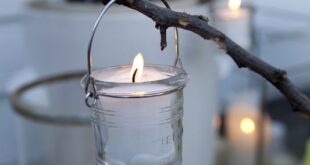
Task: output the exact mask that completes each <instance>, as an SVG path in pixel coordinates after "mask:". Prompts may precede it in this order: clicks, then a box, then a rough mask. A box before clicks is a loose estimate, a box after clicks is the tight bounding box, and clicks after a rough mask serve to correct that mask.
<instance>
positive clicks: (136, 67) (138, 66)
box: [130, 53, 144, 82]
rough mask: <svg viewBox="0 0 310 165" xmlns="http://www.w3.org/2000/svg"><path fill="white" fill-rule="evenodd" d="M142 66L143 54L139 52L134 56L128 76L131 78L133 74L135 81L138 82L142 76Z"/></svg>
mask: <svg viewBox="0 0 310 165" xmlns="http://www.w3.org/2000/svg"><path fill="white" fill-rule="evenodd" d="M143 67H144V59H143V55H142V53H139V54H137V55H136V56H135V58H134V60H133V63H132V68H131V71H130V77H131V78H133V76H135V80H136V82H138V81H139V80H140V79H141V77H142V73H143ZM135 72H136V74H135Z"/></svg>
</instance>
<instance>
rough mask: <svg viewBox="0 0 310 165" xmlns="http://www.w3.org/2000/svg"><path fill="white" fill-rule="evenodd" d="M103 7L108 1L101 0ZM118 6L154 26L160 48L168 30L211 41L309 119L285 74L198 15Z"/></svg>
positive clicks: (305, 103) (142, 1)
mask: <svg viewBox="0 0 310 165" xmlns="http://www.w3.org/2000/svg"><path fill="white" fill-rule="evenodd" d="M102 1H103V3H104V4H106V3H107V2H108V0H102ZM118 4H121V5H124V6H127V7H129V8H131V9H134V10H137V11H139V12H141V13H142V14H144V15H146V16H147V17H149V18H151V19H152V20H153V21H155V22H156V25H157V27H159V30H160V32H161V37H162V40H161V46H162V48H163V46H165V41H166V39H165V37H166V30H167V28H169V27H178V28H182V29H185V30H189V31H192V32H194V33H196V34H198V35H199V36H201V37H202V38H204V39H208V40H213V41H214V42H215V43H216V44H218V45H219V47H220V48H221V49H224V50H225V51H226V53H227V54H228V55H229V56H230V57H231V58H232V59H233V60H234V61H235V63H236V64H237V65H238V66H239V67H240V68H248V69H250V70H252V71H254V72H255V73H257V74H259V75H261V76H262V77H264V78H265V79H266V80H268V81H269V82H270V83H272V84H273V85H274V86H275V87H276V88H277V89H278V90H279V91H280V92H281V93H282V94H283V95H284V96H286V98H287V99H288V101H289V102H290V104H291V106H292V107H293V110H294V111H297V112H300V113H301V114H303V115H304V116H306V117H308V116H309V115H310V100H309V98H308V97H307V96H306V95H304V94H303V93H302V92H300V91H299V90H298V89H297V87H296V86H294V84H293V83H292V82H291V81H290V79H289V78H288V76H287V73H286V71H284V70H281V69H278V68H275V67H273V66H271V65H270V64H268V63H266V62H265V61H263V60H261V59H259V58H257V57H256V56H254V55H252V54H251V53H249V52H247V51H246V50H245V49H243V48H241V47H240V46H239V45H238V44H236V43H235V42H234V41H232V40H231V39H230V38H228V37H227V36H226V35H225V34H223V33H222V32H220V31H218V30H217V29H215V28H214V27H212V26H210V25H209V24H208V18H207V17H205V16H199V15H190V14H187V13H183V12H175V11H172V10H170V9H167V8H162V7H159V6H157V5H154V4H152V3H151V2H149V1H148V0H118Z"/></svg>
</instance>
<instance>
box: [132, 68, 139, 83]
mask: <svg viewBox="0 0 310 165" xmlns="http://www.w3.org/2000/svg"><path fill="white" fill-rule="evenodd" d="M137 72H138V68H137V69H135V72H133V76H132V82H133V83H135V82H136V75H137Z"/></svg>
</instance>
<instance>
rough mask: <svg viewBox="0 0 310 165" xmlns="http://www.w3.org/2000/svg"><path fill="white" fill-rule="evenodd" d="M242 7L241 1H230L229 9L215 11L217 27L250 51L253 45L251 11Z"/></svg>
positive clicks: (219, 8)
mask: <svg viewBox="0 0 310 165" xmlns="http://www.w3.org/2000/svg"><path fill="white" fill-rule="evenodd" d="M240 5H241V0H229V2H228V5H227V7H218V8H217V9H216V11H215V18H216V20H215V26H216V27H217V28H218V29H219V30H221V31H222V32H223V33H225V34H226V35H227V36H228V37H230V38H231V39H232V40H233V41H235V42H236V43H238V44H239V45H241V46H242V47H244V48H246V49H248V48H250V44H251V31H250V30H251V29H250V10H249V9H247V8H241V7H240Z"/></svg>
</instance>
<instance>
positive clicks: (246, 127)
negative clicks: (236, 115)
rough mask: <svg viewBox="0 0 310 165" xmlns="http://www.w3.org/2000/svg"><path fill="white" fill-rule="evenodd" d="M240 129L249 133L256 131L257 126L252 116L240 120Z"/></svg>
mask: <svg viewBox="0 0 310 165" xmlns="http://www.w3.org/2000/svg"><path fill="white" fill-rule="evenodd" d="M240 129H241V131H242V132H243V133H245V134H247V135H249V134H252V133H254V131H255V129H256V126H255V123H254V121H253V120H252V119H251V118H243V119H242V120H241V122H240Z"/></svg>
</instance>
